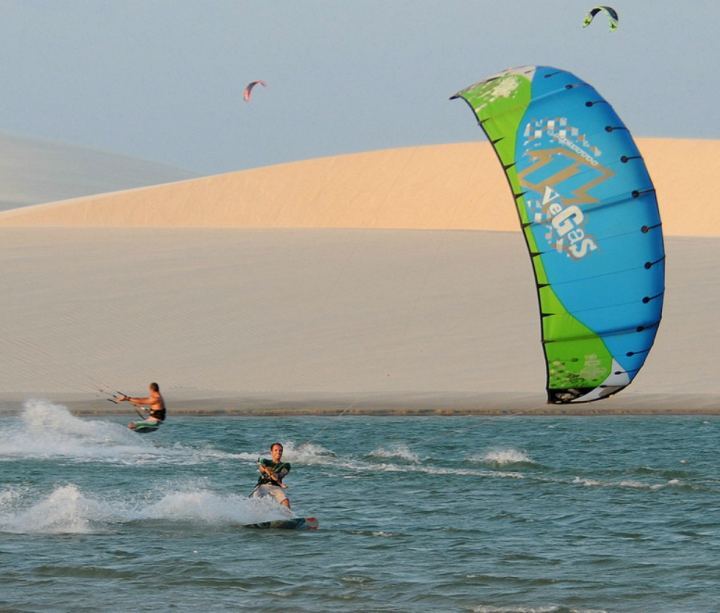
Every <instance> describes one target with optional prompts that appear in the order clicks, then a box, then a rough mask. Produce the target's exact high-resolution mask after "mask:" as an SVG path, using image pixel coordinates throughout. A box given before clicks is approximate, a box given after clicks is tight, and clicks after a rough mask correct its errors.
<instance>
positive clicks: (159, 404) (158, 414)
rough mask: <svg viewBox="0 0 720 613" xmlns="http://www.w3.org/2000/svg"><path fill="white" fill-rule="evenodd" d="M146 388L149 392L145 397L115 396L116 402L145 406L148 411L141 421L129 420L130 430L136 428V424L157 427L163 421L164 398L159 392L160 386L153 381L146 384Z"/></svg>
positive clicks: (164, 413)
mask: <svg viewBox="0 0 720 613" xmlns="http://www.w3.org/2000/svg"><path fill="white" fill-rule="evenodd" d="M148 390H149V394H148V396H147V397H146V398H139V397H135V396H127V395H125V394H123V395H121V396H116V399H117V401H118V402H130V403H132V404H134V405H135V406H136V407H147V408H146V409H144V410H145V411H146V412H147V413H148V416H147V417H146V418H145V419H144V420H143V421H132V422H130V423H129V424H128V428H130V429H131V430H135V429H137V428H138V426H140V427H154V428H157V427H159V426H160V424H161V423H162V422H164V421H165V415H166V409H165V399H164V398H163V397H162V394H161V393H160V386H159V385H158V384H157V383H154V382H153V383H151V384H150V385H149V386H148Z"/></svg>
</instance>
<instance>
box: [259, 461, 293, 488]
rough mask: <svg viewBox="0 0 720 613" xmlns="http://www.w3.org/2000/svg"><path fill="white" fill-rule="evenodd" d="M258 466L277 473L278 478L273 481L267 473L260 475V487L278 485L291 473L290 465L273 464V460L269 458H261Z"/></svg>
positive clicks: (282, 463) (285, 463)
mask: <svg viewBox="0 0 720 613" xmlns="http://www.w3.org/2000/svg"><path fill="white" fill-rule="evenodd" d="M258 464H260V465H262V466H264V467H265V468H269V469H270V470H271V471H273V472H274V473H275V477H276V479H275V480H273V479H271V478H270V477H268V475H266V474H265V473H260V477H259V478H258V485H265V484H266V483H269V484H271V485H277V482H280V483H282V480H283V479H284V478H285V476H286V475H287V474H288V473H289V472H290V464H288V463H287V462H273V461H272V460H268V459H267V458H261V459H259V460H258Z"/></svg>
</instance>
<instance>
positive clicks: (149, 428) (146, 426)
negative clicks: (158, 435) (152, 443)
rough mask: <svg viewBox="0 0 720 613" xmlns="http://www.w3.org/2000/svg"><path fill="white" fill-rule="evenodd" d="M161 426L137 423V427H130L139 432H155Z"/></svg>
mask: <svg viewBox="0 0 720 613" xmlns="http://www.w3.org/2000/svg"><path fill="white" fill-rule="evenodd" d="M159 427H160V426H159V425H157V426H151V425H150V424H143V423H136V424H135V427H134V428H130V429H131V430H132V431H133V432H137V433H138V434H150V432H155V430H157V429H158V428H159Z"/></svg>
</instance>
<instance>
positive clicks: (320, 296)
mask: <svg viewBox="0 0 720 613" xmlns="http://www.w3.org/2000/svg"><path fill="white" fill-rule="evenodd" d="M640 145H641V147H642V149H643V151H644V154H645V157H646V159H647V161H648V165H649V166H650V167H651V171H652V172H653V175H654V179H655V183H656V186H657V189H658V193H659V196H660V201H661V206H662V213H663V216H664V223H665V228H666V235H668V237H669V238H668V240H667V254H668V258H667V294H666V302H665V305H666V306H665V312H664V320H663V323H662V325H661V328H660V332H659V335H658V338H657V341H656V346H655V348H654V349H653V352H652V354H651V355H650V357H649V359H648V362H647V364H646V366H645V368H644V369H643V371H642V372H641V373H640V375H639V376H638V378H637V380H636V381H635V382H634V383H633V384H632V385H631V386H630V387H629V388H628V389H627V390H624V391H623V392H622V393H621V394H619V395H617V396H615V397H613V398H611V399H609V400H606V401H603V402H601V403H594V404H592V405H587V406H585V407H580V408H574V409H569V408H567V407H560V408H557V407H556V408H555V409H552V410H558V411H570V410H579V411H588V412H595V411H599V412H604V411H627V410H630V411H688V410H690V411H716V410H719V409H720V407H718V406H716V404H715V399H716V397H717V395H718V394H719V393H720V379H718V377H717V373H716V366H715V353H716V347H717V346H718V345H720V333H719V332H718V328H717V326H716V325H715V313H716V312H717V310H718V308H720V281H718V277H717V275H716V274H715V262H716V259H717V255H716V254H717V251H718V248H720V238H717V236H718V231H719V229H720V224H719V219H718V212H717V211H716V210H715V209H714V208H712V207H711V206H710V204H709V202H708V199H709V196H708V195H707V194H706V193H705V190H703V187H704V185H705V184H706V182H707V179H708V178H709V177H711V176H714V174H716V173H717V171H718V170H720V168H718V165H719V164H720V162H719V161H718V160H720V156H718V155H717V154H718V153H720V143H718V142H715V141H707V142H694V141H671V140H644V141H642V142H641V143H640ZM699 152H702V154H699ZM516 225H517V222H516V219H515V213H514V211H513V208H512V206H511V204H510V202H509V198H508V194H507V187H506V185H505V180H504V177H503V176H502V173H501V172H500V169H499V166H498V164H497V162H496V160H495V159H494V157H493V154H492V152H491V150H490V149H489V147H488V146H487V145H484V144H478V143H472V144H460V145H443V146H432V147H420V148H417V149H399V150H390V151H381V152H374V153H367V154H358V155H350V156H341V157H338V158H328V159H320V160H310V161H307V162H298V163H295V164H285V165H280V166H275V167H271V168H261V169H257V170H250V171H244V172H237V173H231V174H226V175H219V176H214V177H207V178H203V179H194V180H189V181H184V182H180V183H174V184H169V185H161V186H156V187H151V188H143V189H135V190H129V191H125V192H119V193H113V194H106V195H101V196H93V197H86V198H80V199H76V200H71V201H67V202H62V203H55V204H48V205H40V206H34V207H29V208H26V209H22V210H17V211H8V212H5V213H0V226H4V227H0V274H2V278H3V284H4V290H5V291H4V294H3V300H2V303H3V309H2V313H3V317H2V318H0V352H1V353H2V355H3V368H2V369H0V401H3V403H2V404H0V408H2V407H8V406H10V405H8V404H7V403H8V402H10V401H13V402H17V401H21V400H22V399H24V398H27V397H29V396H38V395H40V396H46V397H49V398H52V399H55V400H67V401H73V402H74V403H76V404H74V405H73V406H83V407H85V408H88V409H93V410H107V409H109V408H111V405H109V403H106V402H105V401H104V399H103V396H102V394H100V393H99V392H98V388H100V387H106V388H111V389H123V390H127V391H130V392H132V393H141V392H142V391H143V386H144V385H145V384H146V383H147V382H148V381H149V380H158V381H159V382H161V384H162V385H163V388H164V389H165V390H166V392H167V393H168V398H169V400H170V402H171V403H172V405H173V406H174V407H176V408H177V407H185V408H191V409H202V410H207V409H209V408H212V409H216V410H228V409H229V410H238V409H241V410H243V411H248V412H252V411H265V412H271V411H272V410H275V409H277V410H280V411H285V410H317V409H320V410H326V409H335V410H344V411H349V412H353V411H358V410H375V411H378V410H380V411H385V410H392V411H426V410H431V411H441V412H442V411H479V412H482V411H512V410H523V411H541V410H546V409H547V407H546V405H545V404H544V402H545V396H544V380H545V365H544V361H543V356H542V348H541V345H540V340H539V322H538V317H537V306H536V296H535V289H534V283H533V279H532V273H531V268H530V264H529V262H528V258H527V253H526V249H525V245H524V242H523V239H522V237H521V235H520V233H519V231H518V230H517V229H516ZM13 226H17V227H13ZM48 226H59V227H48ZM163 226H164V227H163ZM178 226H185V227H178ZM285 226H288V227H285ZM353 228H354V229H353ZM502 230H511V231H509V232H503V231H502ZM676 235H695V236H690V237H682V236H676ZM77 403H79V404H77Z"/></svg>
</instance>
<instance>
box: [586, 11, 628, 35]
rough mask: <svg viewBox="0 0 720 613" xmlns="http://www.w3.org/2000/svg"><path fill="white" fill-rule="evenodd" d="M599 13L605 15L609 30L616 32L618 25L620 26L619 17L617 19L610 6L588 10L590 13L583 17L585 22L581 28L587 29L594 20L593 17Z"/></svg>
mask: <svg viewBox="0 0 720 613" xmlns="http://www.w3.org/2000/svg"><path fill="white" fill-rule="evenodd" d="M600 12H605V13H607V16H608V25H609V26H610V30H611V31H612V30H617V29H618V25H620V17H618V14H617V11H616V10H615V9H614V8H613V7H611V6H595V7H593V8H592V9H590V12H589V13H588V14H587V15H586V16H585V20H584V21H583V28H587V27H588V26H589V25H590V24H591V23H592V22H593V19H595V15H597V14H598V13H600Z"/></svg>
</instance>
